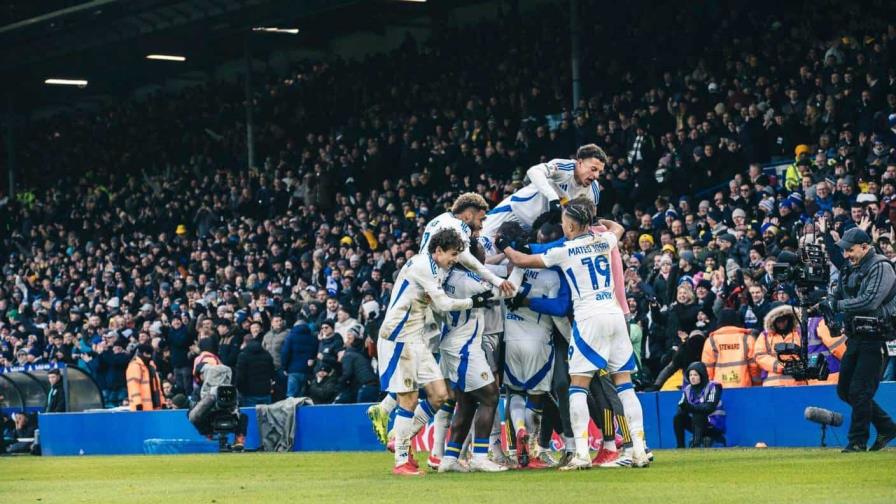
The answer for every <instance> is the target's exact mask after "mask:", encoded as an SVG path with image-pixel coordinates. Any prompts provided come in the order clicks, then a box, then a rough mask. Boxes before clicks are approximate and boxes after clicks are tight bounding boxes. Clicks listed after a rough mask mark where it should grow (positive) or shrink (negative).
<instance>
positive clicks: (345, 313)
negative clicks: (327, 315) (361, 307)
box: [333, 306, 363, 348]
mask: <svg viewBox="0 0 896 504" xmlns="http://www.w3.org/2000/svg"><path fill="white" fill-rule="evenodd" d="M333 330H334V331H336V332H337V333H339V334H340V335H342V337H343V338H344V337H346V336H347V335H348V333H349V331H352V330H357V331H359V332H363V327H362V326H361V323H360V322H358V319H356V318H354V317H352V315H351V312H349V309H348V308H346V307H345V306H340V307H339V309H337V310H336V321H335V323H334V325H333ZM345 346H346V348H347V347H348V342H347V341H346V342H345Z"/></svg>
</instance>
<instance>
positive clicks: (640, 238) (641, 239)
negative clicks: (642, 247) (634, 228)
mask: <svg viewBox="0 0 896 504" xmlns="http://www.w3.org/2000/svg"><path fill="white" fill-rule="evenodd" d="M644 240H647V241H649V242H650V244H651V245H653V244H654V240H653V236H651V235H649V234H647V233H644V234H642V235H641V236H639V237H638V243H641V242H642V241H644Z"/></svg>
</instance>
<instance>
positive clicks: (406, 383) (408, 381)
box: [404, 378, 414, 388]
mask: <svg viewBox="0 0 896 504" xmlns="http://www.w3.org/2000/svg"><path fill="white" fill-rule="evenodd" d="M413 383H414V382H412V381H411V379H410V378H405V379H404V386H405V387H407V388H411V385H413Z"/></svg>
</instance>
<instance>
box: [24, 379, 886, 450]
mask: <svg viewBox="0 0 896 504" xmlns="http://www.w3.org/2000/svg"><path fill="white" fill-rule="evenodd" d="M679 397H680V393H679V392H652V393H642V394H639V398H640V399H641V404H642V406H643V408H644V425H645V430H646V434H647V444H648V446H650V447H652V448H674V447H675V434H674V432H673V431H672V417H673V416H674V415H675V412H676V410H677V407H678V400H679ZM875 399H876V400H877V401H878V403H880V405H881V406H882V407H883V408H884V409H885V410H887V411H889V412H891V413H896V383H884V384H882V385H881V387H880V389H879V390H878V392H877V395H876V396H875ZM722 401H723V404H724V406H725V410H726V412H727V416H728V420H727V423H728V431H727V433H726V437H727V440H728V446H755V445H756V443H759V442H763V443H765V444H767V445H768V446H770V447H785V446H786V447H810V446H818V445H819V441H820V428H819V426H818V425H816V424H813V423H810V422H808V421H807V420H805V419H804V418H803V410H805V408H806V407H807V406H817V407H821V408H827V409H830V410H833V411H838V412H841V413H843V414H844V416H845V417H846V418H845V419H844V425H843V426H841V427H832V428H828V432H827V443H828V445H829V446H841V445H844V444H845V443H846V432H847V428H848V425H849V418H848V414H849V408H848V407H847V406H846V405H845V404H844V403H842V402H841V401H840V400H839V399H838V398H837V393H836V390H835V388H834V387H833V386H828V385H826V386H813V387H799V388H771V387H770V388H752V389H733V390H726V391H725V392H724V394H723V396H722ZM366 409H367V405H366V404H350V405H323V406H305V407H300V408H299V409H298V411H297V412H296V414H297V420H296V435H295V445H294V450H295V451H378V450H382V446H381V445H380V444H379V443H378V442H377V440H376V438H375V437H374V435H373V432H372V431H371V429H370V424H369V422H368V420H367V415H366ZM243 412H244V413H246V414H248V415H249V433H248V436H247V442H246V446H247V448H250V449H253V448H257V447H258V446H259V445H260V440H259V437H258V427H257V422H256V418H255V411H254V409H252V408H244V409H243ZM39 421H40V438H41V445H42V448H43V453H44V454H45V455H78V454H83V455H117V454H139V453H143V452H144V451H143V442H144V440H146V439H153V438H161V439H184V440H193V441H201V440H202V439H203V438H202V437H201V436H199V434H198V433H196V430H195V429H193V427H192V425H190V423H189V422H188V421H187V417H186V413H185V412H184V411H183V410H180V411H155V412H145V413H131V412H105V411H102V412H93V413H55V414H46V415H40V419H39ZM423 446H426V443H425V442H424V443H423Z"/></svg>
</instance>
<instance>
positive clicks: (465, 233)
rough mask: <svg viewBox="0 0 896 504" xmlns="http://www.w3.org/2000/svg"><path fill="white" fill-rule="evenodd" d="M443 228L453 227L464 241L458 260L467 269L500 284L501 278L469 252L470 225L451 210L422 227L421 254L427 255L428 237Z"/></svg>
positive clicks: (491, 282)
mask: <svg viewBox="0 0 896 504" xmlns="http://www.w3.org/2000/svg"><path fill="white" fill-rule="evenodd" d="M443 229H453V230H454V231H456V232H457V234H458V235H460V239H461V240H462V241H463V242H464V251H463V252H461V253H460V255H459V256H458V262H460V263H461V264H462V265H463V266H464V267H465V268H467V269H468V270H470V271H472V272H473V273H476V274H477V275H479V276H481V277H482V278H483V279H484V280H485V281H487V282H488V283H490V284H492V285H494V286H500V285H501V279H500V278H498V277H497V276H496V275H495V274H494V273H492V272H491V271H489V270H488V269H487V268H486V267H485V265H483V264H482V263H480V262H479V261H477V260H476V258H475V257H474V256H473V254H472V253H470V237H471V236H472V235H473V230H471V229H470V226H468V225H467V224H466V223H465V222H464V221H462V220H460V219H458V218H457V217H455V216H454V214H453V213H451V212H445V213H443V214H441V215H439V216H438V217H436V218H434V219H433V220H431V221H429V223H428V224H426V227H425V228H424V229H423V236H421V237H420V253H421V254H424V255H426V256H428V255H429V250H428V247H429V240H430V238H432V237H433V235H435V234H436V233H438V232H439V231H441V230H443Z"/></svg>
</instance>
